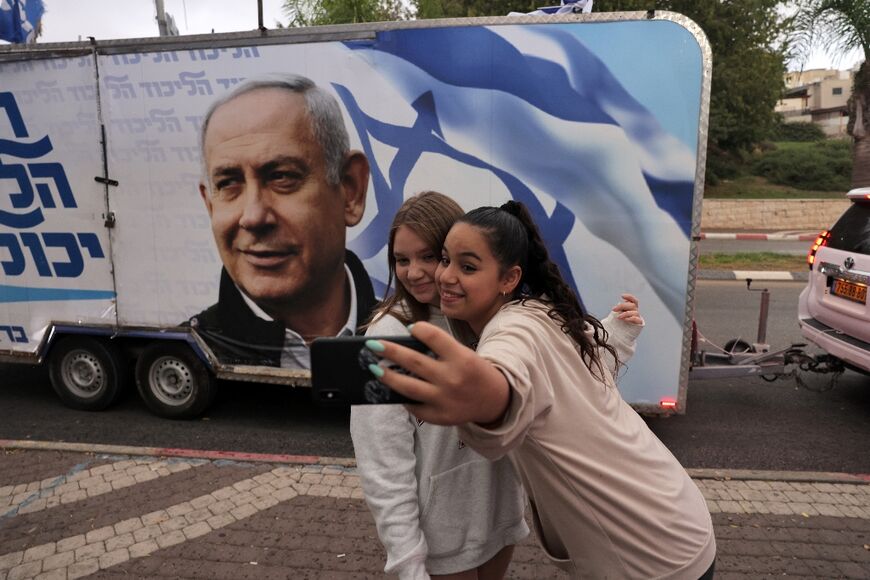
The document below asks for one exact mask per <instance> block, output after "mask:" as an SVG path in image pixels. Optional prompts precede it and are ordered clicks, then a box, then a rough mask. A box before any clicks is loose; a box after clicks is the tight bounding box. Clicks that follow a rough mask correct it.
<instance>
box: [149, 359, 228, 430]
mask: <svg viewBox="0 0 870 580" xmlns="http://www.w3.org/2000/svg"><path fill="white" fill-rule="evenodd" d="M136 386H137V387H138V389H139V394H140V395H141V397H142V400H143V401H145V404H146V405H147V406H148V408H149V409H151V411H152V412H154V413H155V414H156V415H159V416H161V417H166V418H168V419H188V418H191V417H196V416H198V415H200V414H202V413H203V412H204V411H205V410H206V409H207V408H208V407H209V405H211V403H212V401H213V400H214V395H215V393H216V391H217V389H216V388H215V380H214V377H213V376H212V374H211V373H210V372H209V370H208V368H206V366H205V364H203V362H202V361H201V360H199V358H197V356H196V355H195V354H194V353H193V352H192V351H191V350H190V348H189V347H188V346H187V345H185V344H182V343H177V342H157V343H155V344H152V345H151V346H149V347H148V348H146V349H145V350H144V351H143V352H142V354H141V355H139V359H138V360H137V361H136Z"/></svg>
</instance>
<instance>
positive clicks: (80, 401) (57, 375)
mask: <svg viewBox="0 0 870 580" xmlns="http://www.w3.org/2000/svg"><path fill="white" fill-rule="evenodd" d="M48 365H49V370H48V374H49V378H50V379H51V386H52V387H53V388H54V391H55V392H56V393H57V395H58V396H59V397H60V400H61V401H63V403H64V404H65V405H66V406H68V407H72V408H73V409H80V410H83V411H102V410H103V409H105V408H106V407H108V406H109V405H111V404H112V403H114V402H115V401H116V400H117V399H118V397H119V396H120V395H121V393H122V392H123V390H124V389H123V387H124V385H123V380H124V377H125V374H126V373H125V368H126V367H125V365H124V357H123V356H122V353H121V352H120V350H119V349H118V348H117V347H116V346H115V345H114V344H112V343H110V342H109V341H108V340H107V339H102V338H94V337H91V336H67V337H64V338H62V339H60V340H59V341H58V342H57V343H56V344H54V345H53V346H52V348H51V352H50V353H49V359H48Z"/></svg>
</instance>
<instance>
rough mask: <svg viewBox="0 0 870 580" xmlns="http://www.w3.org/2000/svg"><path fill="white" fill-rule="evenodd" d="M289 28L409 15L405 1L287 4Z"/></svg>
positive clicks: (288, 0)
mask: <svg viewBox="0 0 870 580" xmlns="http://www.w3.org/2000/svg"><path fill="white" fill-rule="evenodd" d="M284 13H285V14H286V15H287V17H288V18H289V20H290V22H289V25H290V26H297V27H298V26H314V25H319V24H355V23H358V22H380V21H386V20H406V19H408V18H409V17H410V12H409V10H408V8H407V7H405V5H404V4H403V3H402V0H285V1H284Z"/></svg>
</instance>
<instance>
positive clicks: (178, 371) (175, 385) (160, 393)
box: [148, 356, 196, 407]
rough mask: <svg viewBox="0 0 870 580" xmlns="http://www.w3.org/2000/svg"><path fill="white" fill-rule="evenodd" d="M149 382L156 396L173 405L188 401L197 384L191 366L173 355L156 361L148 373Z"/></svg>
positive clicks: (166, 403)
mask: <svg viewBox="0 0 870 580" xmlns="http://www.w3.org/2000/svg"><path fill="white" fill-rule="evenodd" d="M148 384H149V385H150V386H151V392H152V393H154V396H155V397H157V399H158V400H159V401H160V402H161V403H163V404H165V405H169V406H171V407H178V406H180V405H184V404H185V403H187V402H188V401H189V400H190V399H191V397H192V396H193V392H194V387H195V386H196V382H195V381H194V378H193V372H192V371H191V369H190V367H189V366H187V365H186V364H185V363H184V361H181V360H179V359H177V358H175V357H171V356H162V357H160V358H158V359H157V360H155V361H154V363H153V364H152V365H151V370H150V371H149V373H148Z"/></svg>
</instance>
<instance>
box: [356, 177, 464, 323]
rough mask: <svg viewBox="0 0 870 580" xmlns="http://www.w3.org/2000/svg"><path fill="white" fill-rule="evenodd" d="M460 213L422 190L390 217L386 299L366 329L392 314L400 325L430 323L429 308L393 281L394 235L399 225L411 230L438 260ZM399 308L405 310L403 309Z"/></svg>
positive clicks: (441, 197) (441, 198) (445, 200)
mask: <svg viewBox="0 0 870 580" xmlns="http://www.w3.org/2000/svg"><path fill="white" fill-rule="evenodd" d="M462 214H463V210H462V208H461V207H460V206H459V204H458V203H456V202H455V201H453V199H451V198H450V197H448V196H446V195H444V194H443V193H439V192H437V191H424V192H421V193H418V194H417V195H414V196H412V197H409V198H408V199H407V200H405V203H403V204H402V206H401V207H400V208H399V211H397V212H396V216H395V217H394V218H393V223H392V225H391V226H390V234H389V239H388V241H387V264H388V266H389V272H390V273H389V278H388V279H387V292H386V294H385V296H386V298H385V299H384V300H383V301H382V302H381V303H380V304H379V305H378V306H377V307H376V308H375V311H374V314H373V315H372V317H371V320H370V321H369V322H368V324H366V327H367V326H369V325H371V324H372V323H373V322H375V321H376V320H378V319H379V318H381V317H382V316H384V315H386V314H392V315H393V316H395V317H396V318H398V319H399V320H400V321H401V322H402V324H411V323H412V322H420V321H422V320H429V305H428V304H422V303H421V302H419V301H418V300H417V299H416V298H414V297H413V296H412V295H411V293H410V292H408V291H407V290H406V289H405V287H404V286H402V284H401V283H400V282H399V281H398V279H397V278H396V256H395V254H394V253H393V252H394V249H395V243H396V232H397V231H398V230H399V228H400V227H402V226H405V227H408V228H410V229H411V231H413V232H414V233H415V234H417V235H418V236H419V237H420V239H421V240H423V242H424V243H425V244H426V246H428V248H429V249H430V250H432V253H434V254H435V255H436V256H439V257H440V256H441V246H443V245H444V238H446V237H447V232H449V231H450V228H451V226H453V224H454V222H456V220H457V219H459V218H460V217H462ZM402 305H404V306H405V307H406V308H402V307H401V306H402Z"/></svg>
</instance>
